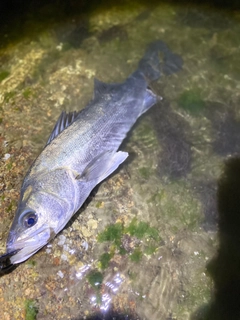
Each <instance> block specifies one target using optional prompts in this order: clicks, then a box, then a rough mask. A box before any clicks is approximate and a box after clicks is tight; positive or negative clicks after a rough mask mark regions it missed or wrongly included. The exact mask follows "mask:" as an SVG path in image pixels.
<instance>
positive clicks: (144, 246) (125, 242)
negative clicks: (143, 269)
mask: <svg viewBox="0 0 240 320" xmlns="http://www.w3.org/2000/svg"><path fill="white" fill-rule="evenodd" d="M97 239H98V242H100V243H103V242H110V244H109V246H108V247H109V249H108V252H104V253H103V254H102V255H101V256H100V258H99V267H100V269H102V270H104V269H106V268H107V267H108V265H109V263H110V261H111V259H112V258H114V256H115V254H120V255H127V254H128V256H129V259H130V260H131V261H133V262H139V261H140V260H141V258H142V256H143V255H144V254H146V255H152V254H154V252H155V250H156V249H157V247H158V246H159V243H160V242H161V237H160V236H159V234H158V230H157V229H155V228H153V227H151V226H150V225H149V224H148V223H147V222H144V221H137V219H136V218H133V219H132V221H131V222H130V224H129V225H128V226H126V227H125V226H124V224H123V223H120V222H117V223H116V224H112V225H109V226H107V227H106V228H105V230H104V231H102V232H101V233H99V235H98V237H97Z"/></svg>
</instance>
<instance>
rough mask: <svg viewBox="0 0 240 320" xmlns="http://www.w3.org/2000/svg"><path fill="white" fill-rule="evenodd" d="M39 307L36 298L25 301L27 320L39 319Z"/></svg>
mask: <svg viewBox="0 0 240 320" xmlns="http://www.w3.org/2000/svg"><path fill="white" fill-rule="evenodd" d="M37 314H38V308H37V307H36V303H35V301H34V300H30V299H28V300H26V301H25V320H35V319H37Z"/></svg>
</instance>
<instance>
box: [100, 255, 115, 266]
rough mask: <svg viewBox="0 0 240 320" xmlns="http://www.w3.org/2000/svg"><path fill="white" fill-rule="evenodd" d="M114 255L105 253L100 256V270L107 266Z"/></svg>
mask: <svg viewBox="0 0 240 320" xmlns="http://www.w3.org/2000/svg"><path fill="white" fill-rule="evenodd" d="M113 255H114V253H108V252H105V253H103V254H102V255H101V256H100V259H99V262H100V268H101V269H106V268H107V267H108V265H109V262H110V260H111V259H112V257H113Z"/></svg>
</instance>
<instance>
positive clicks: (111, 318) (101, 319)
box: [72, 310, 140, 320]
mask: <svg viewBox="0 0 240 320" xmlns="http://www.w3.org/2000/svg"><path fill="white" fill-rule="evenodd" d="M85 319H86V320H140V318H139V317H138V316H137V315H132V314H125V313H118V312H116V311H113V310H109V311H108V312H106V313H96V314H94V315H92V316H89V317H87V318H85ZM72 320H82V319H80V318H74V319H72Z"/></svg>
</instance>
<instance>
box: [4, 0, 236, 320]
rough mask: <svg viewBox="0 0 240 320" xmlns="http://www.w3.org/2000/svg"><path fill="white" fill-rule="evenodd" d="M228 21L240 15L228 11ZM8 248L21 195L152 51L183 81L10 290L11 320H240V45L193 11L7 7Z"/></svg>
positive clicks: (9, 280)
mask: <svg viewBox="0 0 240 320" xmlns="http://www.w3.org/2000/svg"><path fill="white" fill-rule="evenodd" d="M230 9H231V10H232V11H231V10H230ZM0 13H1V17H2V18H1V28H0V37H1V43H0V145H1V147H0V220H1V224H0V248H1V252H2V253H3V252H4V251H5V243H6V238H7V233H8V230H9V227H10V224H11V221H12V219H13V216H14V212H15V209H16V205H17V201H18V196H19V191H20V186H21V181H22V179H23V177H24V174H25V173H26V171H27V169H28V167H29V166H30V164H31V162H32V161H33V160H34V158H35V157H36V156H37V154H38V153H39V152H40V151H41V149H42V148H43V146H44V143H45V142H46V140H47V138H48V136H49V133H50V131H51V129H52V127H53V126H54V122H55V121H56V119H57V118H58V116H59V114H60V112H61V111H62V110H67V111H72V110H80V109H81V108H83V107H84V106H85V105H86V104H87V102H88V101H89V99H91V97H92V92H93V79H94V77H96V78H98V79H100V80H102V81H105V82H108V83H109V82H121V81H123V80H124V79H125V78H126V77H127V76H128V75H129V74H130V73H131V72H132V71H133V70H135V68H136V66H137V63H138V61H139V59H140V58H141V57H142V55H143V53H144V50H145V48H146V46H147V44H148V43H150V42H151V41H154V40H159V39H161V40H163V41H165V42H166V43H167V44H168V46H169V47H170V48H171V50H172V51H173V52H175V53H178V54H180V55H181V56H182V58H183V60H184V67H183V70H182V71H180V72H179V73H177V74H174V75H170V76H163V77H161V78H160V79H159V81H157V82H156V83H154V84H153V90H154V91H155V92H156V93H157V94H158V95H161V96H162V97H163V98H164V99H163V101H162V102H161V103H158V104H157V105H155V106H154V107H153V108H152V109H151V110H150V111H149V112H148V113H147V114H146V115H144V116H143V117H142V118H141V119H139V121H138V122H137V124H136V125H135V126H134V128H133V130H132V131H131V133H130V134H129V136H128V137H127V139H126V140H125V141H124V142H123V145H122V147H121V150H126V151H128V152H129V154H130V157H129V160H128V161H127V163H126V164H125V165H124V166H123V167H122V168H121V170H119V171H118V172H117V173H116V174H115V175H113V176H111V177H110V178H109V179H107V180H106V181H105V182H104V183H102V184H101V185H100V186H99V188H98V189H97V190H95V191H94V193H93V194H92V195H91V197H90V199H89V200H88V202H87V203H86V204H85V206H84V208H83V209H82V210H81V212H80V213H78V214H77V215H76V216H75V217H74V219H73V220H72V221H71V223H69V224H68V226H67V228H65V229H64V230H63V231H62V232H61V233H60V234H59V235H58V236H57V237H56V238H55V239H54V240H53V241H52V242H51V243H50V244H49V245H48V246H47V247H45V248H43V249H42V250H41V251H40V252H39V253H37V254H36V255H34V256H33V257H32V258H30V259H29V260H28V261H27V262H25V263H23V264H22V265H20V266H18V267H17V268H16V269H15V270H13V271H12V272H11V273H9V274H7V275H5V276H2V277H1V278H0V301H1V315H0V318H1V319H72V320H73V319H74V320H75V319H142V320H143V319H147V320H155V319H156V320H159V319H161V320H162V319H164V320H167V319H168V320H170V319H177V320H181V319H184V320H185V319H191V320H200V319H239V318H240V308H239V305H240V303H239V302H240V301H239V297H240V294H239V293H240V292H239V291H240V289H239V288H240V285H239V261H240V259H239V249H238V248H239V236H238V234H239V232H238V229H239V226H240V222H239V216H240V215H239V212H238V211H239V209H238V207H239V206H238V199H239V198H240V197H239V168H240V164H239V152H240V142H239V141H240V140H239V136H240V113H239V99H240V98H239V79H240V76H239V74H240V73H239V71H240V70H239V65H240V64H239V62H240V61H239V57H240V55H239V44H240V42H239V32H240V11H239V6H238V2H237V1H235V2H234V1H233V2H231V5H229V7H228V8H226V6H225V3H223V2H221V1H215V2H214V6H211V7H210V6H207V5H202V6H200V5H197V4H196V5H194V6H193V5H191V6H189V5H188V4H187V3H186V2H178V4H177V5H176V4H175V3H174V2H158V1H155V2H152V3H147V2H144V1H141V2H137V3H132V2H131V5H129V4H128V3H125V2H120V3H114V2H102V3H100V2H98V3H96V2H91V4H89V3H87V2H86V1H75V0H72V1H68V2H67V1H66V2H64V1H54V2H51V3H49V2H47V1H30V2H22V1H16V2H14V1H10V2H6V1H3V2H1V4H0Z"/></svg>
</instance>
